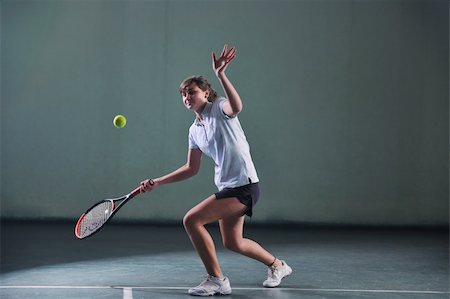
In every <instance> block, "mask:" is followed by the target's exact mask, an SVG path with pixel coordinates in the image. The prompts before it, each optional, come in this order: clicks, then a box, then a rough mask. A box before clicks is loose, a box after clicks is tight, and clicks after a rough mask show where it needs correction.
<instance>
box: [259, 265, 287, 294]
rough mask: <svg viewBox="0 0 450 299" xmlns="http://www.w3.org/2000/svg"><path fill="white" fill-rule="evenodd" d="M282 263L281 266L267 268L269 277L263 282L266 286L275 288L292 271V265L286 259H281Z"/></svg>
mask: <svg viewBox="0 0 450 299" xmlns="http://www.w3.org/2000/svg"><path fill="white" fill-rule="evenodd" d="M281 263H282V265H281V266H279V267H274V266H272V267H269V269H268V270H267V279H266V280H265V281H264V282H263V286H264V287H266V288H274V287H277V286H279V285H280V283H281V280H282V279H283V278H284V277H286V276H288V275H290V274H291V273H292V269H291V267H289V266H288V264H286V262H285V261H281Z"/></svg>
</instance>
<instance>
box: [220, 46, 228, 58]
mask: <svg viewBox="0 0 450 299" xmlns="http://www.w3.org/2000/svg"><path fill="white" fill-rule="evenodd" d="M227 47H228V45H227V44H225V45H224V46H223V50H222V53H220V56H221V57H223V56H224V55H225V53H226V52H227Z"/></svg>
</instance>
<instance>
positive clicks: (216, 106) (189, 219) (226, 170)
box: [141, 45, 292, 296]
mask: <svg viewBox="0 0 450 299" xmlns="http://www.w3.org/2000/svg"><path fill="white" fill-rule="evenodd" d="M235 53H236V50H235V48H234V47H233V48H231V49H230V50H228V49H227V45H225V46H224V48H223V50H222V53H221V54H220V56H219V57H218V58H217V57H216V53H215V52H212V66H213V69H214V72H215V74H216V76H217V78H218V79H219V81H220V83H221V85H222V88H223V91H224V93H225V96H226V97H219V96H218V95H217V93H216V91H214V89H212V88H211V85H210V84H209V83H208V81H207V80H206V79H205V78H204V77H202V76H192V77H189V78H187V79H185V80H184V81H183V82H182V83H181V85H180V88H179V90H180V93H181V96H182V100H183V104H184V106H185V107H186V108H187V109H188V110H191V111H193V112H194V113H195V116H196V117H195V120H194V122H193V124H192V125H191V126H190V128H189V138H188V140H189V149H188V155H187V162H186V164H185V165H183V166H181V167H180V168H179V169H177V170H175V171H173V172H171V173H169V174H167V175H164V176H161V177H159V178H154V179H153V181H154V184H153V185H150V182H149V180H145V181H143V182H141V192H146V191H150V190H152V189H154V188H156V187H158V186H159V185H164V184H169V183H173V182H177V181H181V180H185V179H187V178H190V177H192V176H194V175H196V174H197V172H198V170H199V168H200V161H201V157H202V154H205V155H207V156H209V157H211V158H212V159H213V160H214V163H215V177H214V180H215V184H216V185H217V188H218V189H219V191H218V192H217V193H215V194H213V195H211V196H209V197H208V198H206V199H204V200H203V201H201V202H200V203H199V204H198V205H196V206H195V207H193V208H192V209H191V210H190V211H188V212H187V214H186V215H185V216H184V219H183V224H184V227H185V229H186V232H187V234H188V235H189V238H190V240H191V242H192V244H193V246H194V248H195V249H196V251H197V253H198V255H199V256H200V258H201V260H202V262H203V265H204V266H205V269H206V272H207V273H208V275H207V276H206V278H205V280H204V281H203V282H201V283H200V284H199V285H198V286H196V287H193V288H191V289H189V291H188V293H189V294H190V295H194V296H211V295H215V294H221V295H227V294H231V286H230V280H229V279H228V278H227V277H226V276H224V274H223V273H222V270H221V268H220V265H219V261H218V259H217V255H216V249H215V247H214V243H213V240H212V237H211V235H210V234H209V232H208V231H207V229H206V228H205V225H206V224H208V223H212V222H215V221H219V227H220V232H221V235H222V242H223V245H224V246H225V247H226V248H228V249H230V250H232V251H235V252H238V253H240V254H243V255H245V256H248V257H250V258H253V259H255V260H258V261H260V262H262V263H264V264H265V265H267V266H268V267H269V269H268V271H267V273H268V275H267V279H266V280H265V281H264V282H263V286H264V287H276V286H278V285H279V284H280V283H281V280H282V279H283V277H285V276H288V275H289V274H291V273H292V269H291V268H290V267H289V266H288V265H287V264H286V262H284V261H283V260H279V259H278V258H277V257H275V256H274V255H273V254H271V253H269V252H268V251H267V250H265V249H264V248H263V247H261V245H259V244H258V243H256V242H255V241H253V240H250V239H247V238H244V237H243V228H244V217H245V215H248V216H250V217H251V216H252V210H253V207H254V205H255V204H256V203H257V201H258V199H259V180H258V176H257V173H256V170H255V166H254V164H253V161H252V158H251V156H250V148H249V145H248V143H247V140H246V137H245V135H244V131H243V130H242V127H241V124H240V122H239V119H238V117H237V115H238V113H239V112H241V110H242V100H241V98H240V96H239V94H238V93H237V91H236V89H235V88H234V86H233V84H232V83H231V82H230V80H229V79H228V77H227V76H226V74H225V70H226V68H227V67H228V65H229V63H230V62H231V61H232V60H233V59H234V58H235Z"/></svg>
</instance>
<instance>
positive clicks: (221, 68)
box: [212, 45, 236, 77]
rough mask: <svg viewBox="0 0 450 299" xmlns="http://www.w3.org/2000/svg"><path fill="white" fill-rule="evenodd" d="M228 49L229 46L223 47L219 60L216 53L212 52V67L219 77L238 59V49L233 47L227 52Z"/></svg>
mask: <svg viewBox="0 0 450 299" xmlns="http://www.w3.org/2000/svg"><path fill="white" fill-rule="evenodd" d="M227 48H228V45H224V46H223V50H222V53H221V54H220V56H219V58H216V53H215V52H214V51H213V52H212V66H213V69H214V72H215V73H216V76H218V77H219V76H220V75H221V74H223V73H224V72H225V69H226V68H227V66H228V64H229V63H230V61H231V60H233V59H234V57H236V48H235V47H232V48H231V49H230V50H227Z"/></svg>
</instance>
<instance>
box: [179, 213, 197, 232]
mask: <svg viewBox="0 0 450 299" xmlns="http://www.w3.org/2000/svg"><path fill="white" fill-rule="evenodd" d="M198 224H199V222H198V219H197V217H196V216H195V215H194V214H193V213H190V212H187V213H186V215H184V217H183V226H184V229H185V230H186V231H190V230H192V228H195V226H196V225H198Z"/></svg>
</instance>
